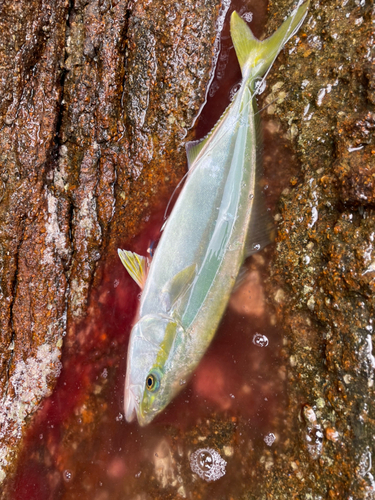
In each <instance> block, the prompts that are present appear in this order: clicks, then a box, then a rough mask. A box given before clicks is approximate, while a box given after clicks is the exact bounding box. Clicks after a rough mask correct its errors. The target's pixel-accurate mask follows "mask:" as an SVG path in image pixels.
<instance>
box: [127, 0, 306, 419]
mask: <svg viewBox="0 0 375 500" xmlns="http://www.w3.org/2000/svg"><path fill="white" fill-rule="evenodd" d="M307 9H308V2H305V3H304V4H301V5H299V7H298V8H297V9H296V10H295V11H294V12H293V13H292V14H291V16H290V17H289V18H288V19H287V20H286V21H285V22H284V23H283V24H282V25H281V27H280V28H279V29H278V30H277V31H276V32H275V33H274V34H273V35H272V36H271V37H270V38H268V39H266V40H264V41H260V40H258V39H257V38H255V37H254V35H253V34H252V32H251V30H250V28H249V27H248V26H247V24H246V22H245V21H244V20H243V19H241V18H240V16H239V15H238V14H237V13H236V12H233V14H232V16H231V20H230V30H231V37H232V40H233V44H234V47H235V51H236V55H237V59H238V62H239V64H240V66H241V71H242V83H241V87H240V89H239V90H238V92H237V94H236V96H235V98H234V99H233V101H232V102H231V104H230V105H229V106H228V108H227V109H226V111H225V112H224V113H223V115H222V117H221V118H220V120H219V121H218V123H217V124H216V125H215V127H214V128H213V130H212V131H211V132H210V133H209V135H208V136H207V137H206V138H205V139H203V140H201V141H197V142H191V143H188V144H187V147H186V150H187V158H188V166H189V172H188V176H187V179H186V182H185V184H184V186H183V188H182V191H181V194H180V195H179V197H178V199H177V202H176V204H175V206H174V208H173V210H172V213H171V215H170V217H169V218H168V220H167V223H166V225H165V228H164V230H163V233H162V236H161V239H160V241H159V244H158V247H157V249H156V252H155V255H154V257H153V259H152V263H151V265H150V267H149V269H147V268H148V264H147V260H146V258H145V257H142V256H140V255H137V254H135V253H132V252H130V251H124V250H119V251H118V253H119V256H120V258H121V260H122V262H123V264H124V266H125V267H126V269H127V270H128V271H129V273H130V275H131V276H132V277H133V278H134V279H135V281H136V282H137V283H138V284H139V286H140V287H141V288H142V289H143V291H142V295H141V300H140V305H139V311H138V317H137V322H136V323H135V325H134V326H133V329H132V332H131V337H130V343H129V349H128V358H127V373H126V381H125V417H126V420H127V421H128V422H130V421H132V420H133V419H134V418H135V416H137V418H138V422H139V424H140V425H146V424H148V423H149V422H151V421H152V419H153V418H154V417H155V416H156V415H157V414H158V413H160V412H161V411H162V410H163V409H164V408H165V407H166V406H167V405H168V403H169V402H170V401H171V400H172V399H173V398H174V397H175V396H176V394H177V393H178V392H179V391H180V390H181V388H182V387H183V386H184V384H185V383H186V381H187V380H188V379H189V377H190V375H191V374H192V372H193V371H194V369H195V368H196V367H197V365H198V363H199V362H200V360H201V358H202V356H203V355H204V353H205V352H206V350H207V348H208V346H209V345H210V343H211V341H212V338H213V336H214V334H215V332H216V329H217V327H218V325H219V322H220V320H221V317H222V315H223V313H224V311H225V308H226V305H227V303H228V300H229V297H230V294H231V291H232V289H233V287H234V284H235V281H236V278H237V276H238V274H239V271H240V268H241V266H242V264H243V261H244V259H245V258H246V257H247V256H249V255H251V254H252V253H254V252H256V251H258V250H260V249H261V248H262V247H264V246H265V245H266V244H268V243H269V242H270V239H271V238H270V225H269V223H268V222H267V221H268V217H267V214H266V211H265V205H264V201H263V194H262V192H261V188H260V186H259V180H260V175H261V162H260V155H259V151H260V149H261V144H260V142H261V139H260V130H259V119H258V112H257V106H256V101H255V95H256V93H257V90H256V89H257V85H256V83H257V82H259V79H260V78H261V77H263V76H264V75H265V74H266V72H267V71H268V70H269V68H270V67H271V65H272V63H273V62H274V60H275V58H276V56H277V54H278V53H279V52H280V50H281V49H282V47H283V46H284V45H285V43H286V42H287V41H288V40H289V38H290V37H291V36H292V35H294V33H295V32H296V31H297V30H298V28H299V27H300V25H301V23H302V22H303V20H304V18H305V16H306V12H307Z"/></svg>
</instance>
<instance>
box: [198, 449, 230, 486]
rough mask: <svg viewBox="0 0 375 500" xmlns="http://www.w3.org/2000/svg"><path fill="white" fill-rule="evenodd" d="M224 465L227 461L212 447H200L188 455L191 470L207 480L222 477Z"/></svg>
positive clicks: (215, 479)
mask: <svg viewBox="0 0 375 500" xmlns="http://www.w3.org/2000/svg"><path fill="white" fill-rule="evenodd" d="M226 465H227V462H226V461H225V460H223V459H222V458H221V456H220V455H219V453H218V452H217V451H215V450H213V449H212V448H200V449H199V450H196V451H195V452H194V453H192V454H191V457H190V467H191V470H192V471H193V472H194V473H195V474H197V475H198V476H199V477H200V478H201V479H204V480H205V481H207V482H210V481H217V480H218V479H220V478H221V477H223V476H224V474H225V467H226Z"/></svg>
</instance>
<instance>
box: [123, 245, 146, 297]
mask: <svg viewBox="0 0 375 500" xmlns="http://www.w3.org/2000/svg"><path fill="white" fill-rule="evenodd" d="M117 252H118V255H119V257H120V259H121V262H122V263H123V264H124V266H125V269H126V270H127V271H128V273H129V274H130V276H131V277H132V278H133V280H134V281H135V282H136V283H137V285H138V286H139V287H140V288H141V289H142V290H143V287H144V285H145V282H146V278H147V268H148V260H147V258H146V257H143V256H142V255H138V254H137V253H135V252H130V251H129V250H120V249H118V250H117Z"/></svg>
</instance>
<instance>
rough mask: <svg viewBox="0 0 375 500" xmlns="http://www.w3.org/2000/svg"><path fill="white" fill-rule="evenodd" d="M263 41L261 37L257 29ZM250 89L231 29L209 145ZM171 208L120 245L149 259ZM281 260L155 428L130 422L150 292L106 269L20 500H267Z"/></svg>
mask: <svg viewBox="0 0 375 500" xmlns="http://www.w3.org/2000/svg"><path fill="white" fill-rule="evenodd" d="M265 7H266V6H265V4H259V3H258V4H256V5H255V3H252V4H251V3H250V2H247V3H246V5H245V3H244V2H241V4H238V2H237V3H233V4H232V6H231V8H230V9H229V14H230V12H231V10H233V8H236V9H237V10H238V11H239V12H240V13H246V15H247V16H248V18H249V19H250V18H251V16H250V14H251V15H252V14H254V19H259V18H260V19H262V20H264V17H265ZM241 10H242V12H241ZM255 33H256V34H257V35H259V34H260V33H259V29H258V28H256V27H255ZM224 74H225V78H223V75H224ZM239 78H240V74H239V68H238V65H237V63H236V61H235V57H234V51H233V49H232V44H231V42H230V40H229V39H228V26H225V28H224V31H223V37H222V53H221V55H220V56H219V59H218V66H217V75H216V78H215V79H214V80H213V82H212V86H213V87H212V88H213V89H214V90H211V92H209V93H208V97H207V105H206V107H205V109H204V111H203V113H202V115H201V117H200V119H199V123H198V133H197V135H198V136H201V135H204V134H205V133H207V131H208V130H210V128H211V127H212V126H213V125H214V123H215V122H216V120H217V119H218V117H219V116H220V114H221V112H222V111H223V110H224V108H225V106H226V105H227V104H228V102H229V99H230V96H231V90H232V91H233V88H234V86H235V85H236V84H237V83H238V79H239ZM274 129H275V126H274V125H273V122H268V123H267V124H266V127H265V141H266V148H265V155H264V157H265V167H266V174H267V178H266V181H265V183H264V186H265V190H266V192H267V200H268V203H269V205H271V206H273V205H274V204H275V201H276V200H277V198H278V196H279V194H280V191H281V190H282V189H283V187H285V186H284V178H286V179H288V178H289V176H290V170H288V171H287V172H286V173H285V174H284V175H285V177H284V178H283V174H282V172H283V170H282V169H280V168H275V165H277V167H278V164H280V163H282V162H283V160H285V155H286V154H287V153H285V148H284V147H283V148H282V151H283V153H282V154H281V153H280V149H281V148H280V149H278V148H277V143H275V139H274V137H275V135H274V134H271V132H270V131H272V132H274ZM268 138H272V147H267V140H268ZM291 164H292V163H291V162H290V159H289V161H288V165H289V168H292V167H290V165H291ZM268 167H269V168H268ZM271 167H272V168H271ZM284 172H285V170H284ZM267 188H268V189H267ZM165 205H166V203H164V205H163V206H162V207H159V208H158V209H155V210H154V211H153V212H152V215H151V217H150V219H149V220H148V221H147V222H145V225H144V227H143V228H142V231H141V233H140V235H139V236H138V237H136V238H134V239H133V240H132V241H131V243H129V242H118V243H119V245H118V246H119V247H122V248H131V250H133V251H136V252H138V253H140V254H143V255H146V251H147V249H148V248H149V247H150V243H151V242H153V241H155V240H157V238H158V234H159V228H160V227H161V225H162V222H163V214H164V208H165ZM272 251H273V249H272V247H269V248H266V249H265V250H264V251H262V252H261V253H260V254H257V255H254V256H253V257H252V258H251V259H250V260H249V261H248V262H247V263H246V266H247V272H246V275H245V277H244V279H243V280H242V283H241V286H239V287H238V289H237V290H236V291H235V292H234V294H233V296H232V297H231V300H230V304H229V307H228V310H227V312H226V314H225V316H224V318H223V320H222V322H221V325H220V328H219V330H218V332H217V335H216V337H215V339H214V341H213V343H212V345H211V347H210V348H209V350H208V352H207V353H206V355H205V357H204V359H203V361H202V363H201V364H200V365H199V367H198V369H197V370H196V372H195V373H194V375H193V377H192V379H191V380H190V381H188V382H187V383H186V388H185V389H184V390H183V391H182V392H181V393H180V395H179V396H178V397H177V398H176V399H175V400H174V401H173V402H172V403H171V404H170V405H169V406H168V408H167V409H166V410H165V411H164V412H163V413H162V414H161V415H160V416H159V417H158V418H157V419H156V420H155V421H154V422H152V423H151V424H150V425H148V426H146V427H145V428H140V427H139V426H138V425H137V423H132V424H128V423H126V422H125V419H124V415H123V388H124V377H125V370H126V366H125V360H126V351H127V342H128V337H129V334H130V329H131V325H132V321H133V318H134V314H135V311H136V308H137V303H138V295H139V290H138V289H137V286H136V285H135V284H134V283H133V282H132V280H131V278H130V277H129V276H128V275H127V273H126V271H125V270H124V268H123V267H122V264H121V262H120V260H119V259H117V258H116V259H115V260H114V261H113V262H109V263H106V269H105V271H104V273H103V281H102V283H101V285H100V286H99V287H98V288H97V289H96V290H95V291H94V292H93V294H92V297H91V301H92V302H91V307H90V309H89V315H88V318H87V321H85V323H84V324H82V325H81V326H80V328H79V329H78V331H76V332H75V333H74V334H72V333H70V334H69V337H68V338H67V339H66V343H65V346H64V353H63V365H64V366H63V371H62V374H61V377H60V379H59V381H58V385H57V387H56V390H55V392H54V394H53V395H52V397H51V398H49V400H47V401H46V403H45V404H44V406H43V408H42V410H41V411H40V412H39V415H38V417H37V419H36V420H35V423H34V425H33V428H32V429H31V430H30V432H29V435H28V438H27V442H26V445H25V449H24V451H23V456H22V459H21V461H20V466H19V469H18V471H17V475H16V477H15V480H14V483H13V498H14V499H24V498H28V499H30V500H31V499H34V498H35V499H38V500H44V499H69V500H71V499H75V498H79V499H80V500H83V499H93V500H107V499H108V500H116V499H124V498H126V499H129V500H136V499H137V500H141V499H142V500H143V499H144V500H148V499H152V500H155V499H159V498H160V499H166V498H176V496H178V497H182V498H202V499H206V498H207V499H212V498H215V499H217V498H230V497H233V498H236V497H237V496H239V495H240V494H241V493H243V492H245V491H249V490H251V491H253V492H256V484H254V483H255V479H253V475H252V470H253V469H254V464H255V463H257V462H258V461H259V460H261V459H262V460H264V464H265V467H266V470H267V467H268V468H270V467H272V458H270V456H268V455H266V452H267V449H269V447H270V446H272V447H273V448H274V447H276V446H277V443H278V435H279V434H278V433H279V432H280V428H281V427H282V414H283V408H284V399H283V385H284V377H285V369H284V367H283V366H281V365H280V361H279V359H280V349H281V348H282V332H281V328H280V326H279V325H276V324H275V318H274V316H273V315H272V311H271V310H270V309H269V307H268V305H267V301H266V295H265V291H264V280H265V279H267V265H268V262H269V258H270V255H271V253H272ZM310 427H311V426H310ZM312 428H313V430H314V432H315V434H317V432H316V426H315V427H314V426H312ZM261 457H262V458H261ZM265 457H266V458H265Z"/></svg>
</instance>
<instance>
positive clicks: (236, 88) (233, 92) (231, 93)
mask: <svg viewBox="0 0 375 500" xmlns="http://www.w3.org/2000/svg"><path fill="white" fill-rule="evenodd" d="M240 88H241V84H240V83H236V84H235V85H233V87H232V88H231V89H230V91H229V99H230V100H231V101H233V99H234V96H235V95H236V94H237V92H238V91H239V90H240Z"/></svg>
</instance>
